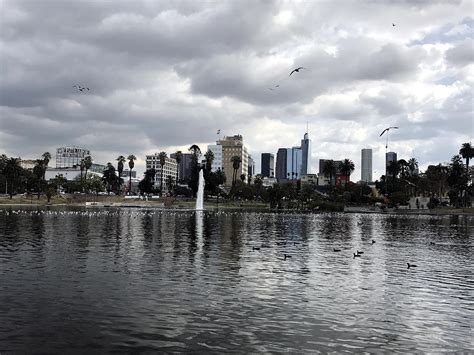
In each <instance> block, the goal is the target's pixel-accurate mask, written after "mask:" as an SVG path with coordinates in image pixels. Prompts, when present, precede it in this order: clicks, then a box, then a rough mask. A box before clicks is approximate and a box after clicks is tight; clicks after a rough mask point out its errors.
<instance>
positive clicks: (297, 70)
mask: <svg viewBox="0 0 474 355" xmlns="http://www.w3.org/2000/svg"><path fill="white" fill-rule="evenodd" d="M301 69H306V68H304V67H298V68H295V69H293V70H292V71H291V73H290V75H288V76H291V74H293V73H294V72H297V73H299V72H300V70H301Z"/></svg>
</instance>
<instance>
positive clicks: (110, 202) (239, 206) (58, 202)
mask: <svg viewBox="0 0 474 355" xmlns="http://www.w3.org/2000/svg"><path fill="white" fill-rule="evenodd" d="M86 202H87V203H88V205H89V206H87V207H91V208H157V209H177V210H179V209H186V210H191V209H194V206H195V204H196V202H195V200H193V199H174V198H164V199H159V200H148V201H146V200H138V199H137V200H128V199H127V200H125V199H124V197H123V196H95V195H79V196H70V197H63V196H55V197H53V198H51V200H50V202H48V200H47V198H46V197H44V196H41V197H40V198H39V199H38V197H37V196H28V197H24V196H14V198H13V199H9V198H7V197H2V198H0V209H5V208H30V207H86ZM204 209H205V210H210V211H212V210H216V209H232V210H261V211H272V212H283V211H284V212H303V213H319V212H318V211H308V210H297V209H288V210H281V209H270V206H269V204H266V203H262V202H254V201H245V202H240V201H229V200H220V201H219V203H217V201H215V200H213V201H205V202H204ZM344 213H362V214H373V213H379V214H401V215H470V216H472V215H474V208H451V207H442V208H435V209H432V210H428V209H419V210H405V209H387V210H386V211H374V210H370V209H369V208H368V206H360V208H358V207H355V208H354V207H351V208H348V209H346V210H345V212H344Z"/></svg>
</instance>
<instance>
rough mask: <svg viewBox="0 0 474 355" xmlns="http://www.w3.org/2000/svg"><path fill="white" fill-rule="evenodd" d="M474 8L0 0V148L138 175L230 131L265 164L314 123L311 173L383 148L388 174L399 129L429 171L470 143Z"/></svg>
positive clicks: (429, 3) (407, 150)
mask: <svg viewBox="0 0 474 355" xmlns="http://www.w3.org/2000/svg"><path fill="white" fill-rule="evenodd" d="M473 4H474V2H473V1H472V0H468V1H461V0H459V1H434V0H426V1H408V0H407V1H392V0H390V1H389V0H387V1H382V0H377V1H375V0H372V1H369V0H367V1H353V2H352V1H342V0H341V1H334V0H331V1H329V0H328V1H242V0H239V1H237V0H235V1H229V2H225V1H213V2H204V1H177V0H173V1H151V0H150V1H146V0H143V1H137V0H133V1H132V0H130V1H119V0H114V1H85V0H84V1H79V0H75V1H65V0H57V1H54V0H31V1H20V0H12V1H5V0H0V26H1V27H0V71H1V75H0V80H1V82H0V153H2V152H4V153H5V154H7V155H8V156H20V157H22V158H24V159H28V158H37V157H39V156H40V155H41V154H42V153H43V152H45V151H49V152H51V153H52V155H53V160H54V156H55V151H56V148H57V147H59V146H62V145H76V146H81V147H86V148H88V149H90V150H91V153H92V156H93V159H94V161H95V162H97V163H102V164H105V163H107V162H108V161H111V162H114V164H115V159H116V157H117V156H118V155H125V156H127V155H129V154H132V153H133V154H135V155H136V156H137V158H138V162H137V164H136V165H137V169H138V171H139V173H142V172H143V171H144V159H145V155H146V154H150V153H154V152H160V151H166V152H167V153H168V154H170V153H172V152H175V151H176V150H178V149H180V150H182V151H187V149H188V148H189V146H190V145H191V144H198V145H199V146H200V147H201V149H202V150H205V149H206V146H207V145H208V144H213V143H214V142H215V140H216V138H217V136H216V131H217V129H221V135H234V134H242V135H243V137H244V142H245V144H246V145H247V146H248V148H249V150H250V153H251V154H252V156H253V157H254V158H255V160H256V162H257V171H260V154H261V153H263V152H271V153H274V154H275V155H276V151H277V149H278V148H279V147H292V146H297V145H299V144H300V140H301V138H302V137H303V134H304V133H305V131H306V122H308V123H309V136H310V138H311V140H312V172H316V173H317V172H318V160H319V159H337V160H339V159H344V158H349V159H352V160H353V161H354V163H355V165H356V170H355V172H354V174H353V176H352V180H353V181H357V180H359V178H360V150H361V149H362V148H372V149H373V170H374V171H375V175H374V177H375V178H377V177H379V176H380V175H381V174H382V173H383V169H384V168H383V166H384V153H385V138H384V137H379V134H380V132H381V131H382V130H383V129H384V128H386V127H387V126H399V127H400V129H398V130H392V131H391V132H390V135H389V150H390V151H395V152H397V153H398V157H399V159H400V158H405V159H409V158H411V157H415V158H416V159H417V160H418V161H419V163H420V168H421V169H425V168H426V167H427V165H429V164H432V163H436V164H437V163H438V162H445V161H449V160H450V159H451V157H452V156H453V155H454V154H457V153H458V151H459V148H460V146H461V144H462V143H464V142H469V141H472V140H473V136H474V133H473V132H474V129H473V83H474V65H473V29H474V15H473V13H474V9H473V6H474V5H473ZM392 24H395V26H393V25H392ZM299 66H303V67H305V68H307V69H305V70H301V71H300V72H299V73H294V74H293V75H292V76H291V77H289V73H290V71H291V70H292V69H293V68H295V67H299ZM75 84H79V85H81V86H87V87H89V88H90V91H89V92H79V91H78V90H77V89H75V88H73V85H75ZM276 85H280V86H279V87H278V88H275V86H276ZM269 88H275V90H269ZM52 164H53V165H54V162H53V163H52Z"/></svg>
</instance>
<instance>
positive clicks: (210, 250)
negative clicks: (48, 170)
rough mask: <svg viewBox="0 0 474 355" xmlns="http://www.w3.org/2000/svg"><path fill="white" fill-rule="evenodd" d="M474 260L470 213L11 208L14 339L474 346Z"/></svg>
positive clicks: (157, 346) (4, 216) (1, 342)
mask: <svg viewBox="0 0 474 355" xmlns="http://www.w3.org/2000/svg"><path fill="white" fill-rule="evenodd" d="M372 240H374V241H375V243H372ZM433 243H434V244H433ZM334 248H338V249H341V251H340V252H334ZM357 250H359V251H363V252H364V254H362V255H361V257H357V258H354V257H353V253H354V252H356V251H357ZM285 254H286V255H288V256H291V257H287V258H286V260H285ZM473 261H474V218H473V217H469V216H402V215H357V214H311V215H302V214H272V213H241V212H209V211H208V212H204V213H203V214H196V213H194V212H191V211H190V212H186V211H161V210H134V209H116V210H112V209H111V210H84V209H75V210H74V209H69V210H65V209H62V210H59V209H58V210H54V209H51V210H34V209H32V210H19V209H10V210H9V209H3V210H0V352H1V353H2V354H3V353H4V352H10V351H12V352H25V351H29V352H31V351H33V352H48V353H64V352H67V350H72V349H74V350H76V352H79V353H86V352H124V351H125V352H129V351H146V350H148V351H160V352H180V351H186V352H219V353H222V352H231V351H232V352H239V353H249V352H253V353H255V352H259V353H260V352H294V353H314V352H316V351H321V352H329V351H334V352H338V353H340V352H361V351H367V352H400V353H407V352H409V353H413V352H439V351H474V340H473V339H474V337H473V322H474V321H473V320H474V274H473ZM407 262H408V263H413V264H416V265H417V267H413V268H410V269H408V268H407Z"/></svg>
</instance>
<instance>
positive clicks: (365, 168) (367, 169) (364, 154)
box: [361, 149, 372, 183]
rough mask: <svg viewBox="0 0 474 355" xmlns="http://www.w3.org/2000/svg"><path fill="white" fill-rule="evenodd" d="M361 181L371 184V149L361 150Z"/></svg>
mask: <svg viewBox="0 0 474 355" xmlns="http://www.w3.org/2000/svg"><path fill="white" fill-rule="evenodd" d="M361 167H362V168H361V180H362V181H365V182H366V183H369V182H372V149H362V150H361Z"/></svg>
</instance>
